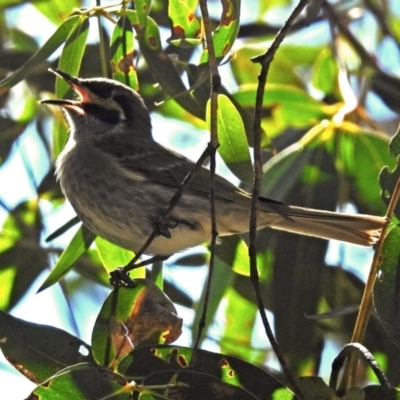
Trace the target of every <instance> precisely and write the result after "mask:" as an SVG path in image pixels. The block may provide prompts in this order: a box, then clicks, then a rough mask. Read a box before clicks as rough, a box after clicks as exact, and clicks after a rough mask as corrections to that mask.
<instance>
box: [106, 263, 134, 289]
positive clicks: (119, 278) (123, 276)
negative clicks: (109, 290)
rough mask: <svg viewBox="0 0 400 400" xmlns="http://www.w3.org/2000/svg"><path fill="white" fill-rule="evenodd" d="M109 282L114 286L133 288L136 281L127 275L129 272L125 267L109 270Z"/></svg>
mask: <svg viewBox="0 0 400 400" xmlns="http://www.w3.org/2000/svg"><path fill="white" fill-rule="evenodd" d="M110 283H111V285H112V286H114V287H115V288H120V287H124V288H127V289H133V288H135V287H136V286H137V283H136V282H135V281H134V280H133V279H132V278H131V277H130V276H129V272H128V271H127V270H126V269H125V268H116V269H115V270H114V271H111V272H110Z"/></svg>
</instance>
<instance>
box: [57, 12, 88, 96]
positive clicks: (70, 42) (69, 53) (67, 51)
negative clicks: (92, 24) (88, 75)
mask: <svg viewBox="0 0 400 400" xmlns="http://www.w3.org/2000/svg"><path fill="white" fill-rule="evenodd" d="M88 34H89V19H88V18H87V16H86V15H81V16H80V17H79V19H78V20H77V21H76V24H75V26H74V28H73V29H72V30H71V33H70V34H69V35H68V37H67V40H66V41H65V45H64V48H63V51H62V53H61V56H60V60H59V62H58V68H59V69H60V70H61V71H64V72H68V73H69V74H71V75H73V76H76V75H78V72H79V67H80V65H81V62H82V57H83V53H84V51H85V46H86V40H87V37H88ZM70 89H71V88H70V85H69V84H68V83H67V82H66V81H65V80H64V79H62V78H60V77H58V76H57V79H56V90H55V92H56V96H57V98H59V99H62V98H64V96H65V95H66V93H67V92H68V90H70Z"/></svg>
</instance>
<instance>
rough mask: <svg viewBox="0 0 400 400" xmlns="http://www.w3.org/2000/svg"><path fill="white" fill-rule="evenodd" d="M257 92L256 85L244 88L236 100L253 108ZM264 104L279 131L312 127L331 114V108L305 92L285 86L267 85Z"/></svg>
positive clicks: (240, 90)
mask: <svg viewBox="0 0 400 400" xmlns="http://www.w3.org/2000/svg"><path fill="white" fill-rule="evenodd" d="M256 90H257V86H256V85H255V84H250V85H246V86H243V87H241V88H240V89H239V91H238V92H236V93H235V94H234V98H235V99H236V100H237V101H239V103H240V104H241V105H242V106H244V107H252V106H253V105H254V100H255V96H256ZM263 104H264V107H267V108H269V110H270V112H271V114H272V118H274V122H275V124H276V125H277V126H278V127H279V131H282V129H284V128H285V127H295V128H304V127H310V126H312V125H314V124H315V123H317V122H319V121H320V120H321V119H323V118H325V117H326V116H327V115H329V114H330V113H331V110H330V109H329V108H327V107H326V106H325V105H324V104H323V103H321V102H320V101H318V100H315V99H314V98H313V97H311V96H310V95H309V94H308V93H307V92H306V91H305V90H303V89H299V88H297V87H295V86H292V85H285V84H277V83H270V84H267V86H266V90H265V92H264V99H263Z"/></svg>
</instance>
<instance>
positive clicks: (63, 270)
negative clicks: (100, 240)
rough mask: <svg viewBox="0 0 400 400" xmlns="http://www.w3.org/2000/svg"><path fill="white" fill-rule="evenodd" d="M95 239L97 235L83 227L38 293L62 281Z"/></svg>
mask: <svg viewBox="0 0 400 400" xmlns="http://www.w3.org/2000/svg"><path fill="white" fill-rule="evenodd" d="M95 237H96V235H95V234H94V233H92V232H91V231H89V229H87V228H86V227H85V226H84V225H82V226H81V227H80V228H79V229H78V231H77V232H76V234H75V236H74V237H73V238H72V240H71V242H70V243H69V244H68V246H67V248H66V249H65V250H64V251H63V253H62V254H61V256H60V258H59V259H58V261H57V263H56V265H55V266H54V268H53V270H52V271H51V272H50V274H49V275H48V277H47V278H46V280H45V281H44V283H43V284H42V286H41V287H40V289H39V290H38V292H41V291H42V290H45V289H47V288H48V287H50V286H51V285H54V284H55V283H57V282H58V281H59V280H60V279H62V278H63V276H64V275H65V274H67V273H68V272H69V271H70V270H71V269H72V267H73V266H74V264H75V262H76V261H77V260H78V259H79V258H80V257H81V256H82V254H83V253H84V252H85V251H86V250H87V249H88V248H89V247H90V245H91V244H92V243H93V240H94V239H95Z"/></svg>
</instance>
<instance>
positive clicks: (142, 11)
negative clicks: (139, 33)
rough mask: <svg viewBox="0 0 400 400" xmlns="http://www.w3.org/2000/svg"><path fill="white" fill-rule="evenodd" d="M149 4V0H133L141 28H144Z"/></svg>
mask: <svg viewBox="0 0 400 400" xmlns="http://www.w3.org/2000/svg"><path fill="white" fill-rule="evenodd" d="M150 6H151V0H135V8H136V13H137V18H138V21H139V26H140V29H141V30H144V29H146V26H147V16H148V15H149V12H150Z"/></svg>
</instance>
